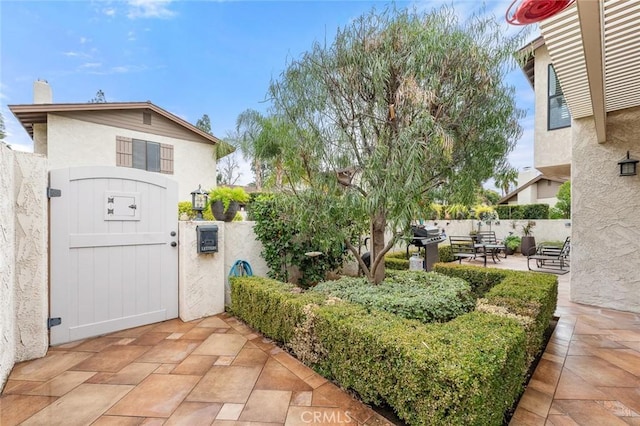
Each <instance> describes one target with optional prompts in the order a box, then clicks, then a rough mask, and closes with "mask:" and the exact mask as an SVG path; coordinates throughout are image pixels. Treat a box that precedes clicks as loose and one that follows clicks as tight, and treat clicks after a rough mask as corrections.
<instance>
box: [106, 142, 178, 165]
mask: <svg viewBox="0 0 640 426" xmlns="http://www.w3.org/2000/svg"><path fill="white" fill-rule="evenodd" d="M116 165H117V166H120V167H133V168H135V169H141V170H147V171H149V172H159V173H166V174H173V145H169V144H165V143H158V142H150V141H143V140H141V139H131V138H126V137H122V136H117V137H116Z"/></svg>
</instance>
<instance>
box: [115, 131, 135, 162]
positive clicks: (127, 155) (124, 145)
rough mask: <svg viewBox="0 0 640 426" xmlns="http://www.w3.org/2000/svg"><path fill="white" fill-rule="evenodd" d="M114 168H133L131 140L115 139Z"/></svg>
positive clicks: (120, 137) (118, 137)
mask: <svg viewBox="0 0 640 426" xmlns="http://www.w3.org/2000/svg"><path fill="white" fill-rule="evenodd" d="M116 166H119V167H133V141H132V140H131V138H125V137H122V136H117V137H116Z"/></svg>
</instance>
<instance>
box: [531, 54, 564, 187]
mask: <svg viewBox="0 0 640 426" xmlns="http://www.w3.org/2000/svg"><path fill="white" fill-rule="evenodd" d="M550 63H551V58H550V57H549V52H548V51H547V47H546V46H542V47H540V48H538V49H537V50H536V51H535V118H534V136H533V138H534V139H533V141H534V149H533V164H534V167H535V168H536V169H538V170H540V171H541V172H542V173H544V174H546V175H548V176H558V177H568V176H567V175H568V173H569V170H570V164H571V127H565V128H562V129H556V130H547V128H548V123H547V110H548V90H549V71H548V67H549V64H550ZM557 166H562V167H557Z"/></svg>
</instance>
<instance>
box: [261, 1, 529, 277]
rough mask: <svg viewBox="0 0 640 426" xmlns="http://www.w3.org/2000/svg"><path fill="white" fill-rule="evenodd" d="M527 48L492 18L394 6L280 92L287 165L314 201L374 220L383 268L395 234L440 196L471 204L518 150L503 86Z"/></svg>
mask: <svg viewBox="0 0 640 426" xmlns="http://www.w3.org/2000/svg"><path fill="white" fill-rule="evenodd" d="M520 44H521V40H519V39H516V38H513V39H512V38H508V37H505V34H504V32H503V31H502V30H501V27H500V24H498V23H497V22H496V21H495V19H493V18H485V17H480V16H475V17H473V18H471V19H469V20H467V21H465V22H458V19H457V17H456V15H455V13H454V12H453V10H452V9H447V8H442V9H440V10H437V11H434V12H432V13H430V14H427V13H426V12H424V11H420V10H418V9H411V10H399V9H396V8H395V7H394V6H390V7H389V8H388V9H386V10H384V11H382V12H378V11H376V10H375V9H374V10H372V11H371V12H370V13H367V14H365V15H363V16H361V17H358V18H355V19H353V20H352V22H351V23H350V24H349V25H348V26H347V27H345V28H342V29H340V30H339V31H338V32H337V35H336V37H335V39H334V40H333V41H328V42H326V43H316V44H314V46H313V47H312V48H311V50H310V51H308V52H306V53H304V54H303V55H302V56H301V57H300V58H298V59H294V60H292V61H291V62H290V63H289V64H288V65H287V67H286V69H285V71H284V72H283V73H282V74H281V76H280V78H278V79H276V80H274V81H273V82H272V84H271V86H270V90H269V97H270V98H271V99H273V102H274V114H275V115H276V116H278V117H287V119H288V120H290V123H289V124H290V130H291V131H292V137H287V138H284V139H283V142H284V143H282V144H281V145H279V148H280V149H281V151H280V153H281V155H282V158H283V161H284V162H286V164H288V166H289V167H291V169H292V170H294V171H295V172H292V174H293V175H295V176H296V177H297V178H298V179H300V180H302V182H304V184H305V185H306V186H305V187H306V188H309V190H311V191H313V192H315V194H317V195H318V196H320V195H321V194H327V193H328V194H331V195H336V196H339V197H340V198H341V201H342V203H343V204H344V205H345V206H346V209H345V210H346V211H348V212H350V214H353V215H355V216H358V217H360V216H362V215H364V216H366V217H367V219H368V224H367V225H369V226H367V228H370V229H371V238H372V247H373V250H372V253H373V257H372V264H373V265H374V266H375V265H384V259H383V256H384V254H385V252H386V251H387V250H388V249H389V248H390V247H392V246H393V243H394V242H395V241H394V240H393V239H392V240H391V241H385V239H384V238H385V237H384V231H385V230H386V229H388V228H391V229H394V230H398V231H400V232H402V231H408V228H409V223H410V222H411V220H412V219H413V218H416V217H421V216H420V214H421V213H422V212H423V210H424V206H428V205H430V204H431V203H432V202H434V201H436V197H435V191H436V190H437V189H438V188H442V187H446V188H447V189H448V192H447V198H446V199H447V200H456V201H455V202H464V201H466V202H470V201H472V200H473V199H475V195H476V190H477V188H478V187H479V186H480V185H481V183H482V182H483V181H485V180H486V179H488V178H490V177H491V176H492V174H493V171H494V170H495V169H496V168H497V167H498V165H499V164H501V163H502V162H504V159H505V157H506V155H507V154H508V153H509V151H511V149H513V147H514V145H515V141H516V140H517V138H518V137H519V135H520V132H521V129H520V126H519V124H518V119H519V117H521V116H522V111H520V110H518V109H517V108H516V103H515V99H514V90H513V88H512V87H508V86H506V85H505V84H504V78H503V77H504V76H505V75H506V73H507V72H508V70H509V66H508V65H509V64H508V62H509V61H511V64H510V65H513V57H512V52H514V51H515V50H517V49H518V48H519V46H520ZM345 106H347V107H345ZM299 172H300V173H299ZM336 176H337V177H338V179H336ZM293 182H294V184H295V185H292V190H293V191H295V190H297V189H298V188H299V187H300V185H299V182H298V181H296V180H294V181H293ZM305 209H306V206H304V205H303V204H300V206H299V211H301V212H302V211H304V210H305ZM355 226H358V227H360V224H359V223H358V224H356V225H355ZM334 229H335V232H336V233H343V234H344V233H345V230H344V229H341V228H340V227H339V226H334ZM346 231H347V232H346V233H347V234H354V232H353V231H351V230H346ZM393 238H394V239H395V238H396V234H394V237H393ZM351 250H352V253H354V250H353V249H351ZM356 251H357V250H356ZM354 254H355V253H354ZM381 272H382V273H381ZM383 272H384V270H383V268H381V267H380V268H374V270H373V271H369V273H368V278H370V279H372V280H375V281H376V282H379V281H380V280H381V279H382V278H383V277H384V273H383Z"/></svg>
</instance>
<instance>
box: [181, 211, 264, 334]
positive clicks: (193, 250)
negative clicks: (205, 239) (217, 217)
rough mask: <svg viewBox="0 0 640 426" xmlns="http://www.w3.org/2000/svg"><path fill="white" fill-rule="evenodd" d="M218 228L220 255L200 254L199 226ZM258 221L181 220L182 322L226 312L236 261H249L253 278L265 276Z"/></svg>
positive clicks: (218, 253)
mask: <svg viewBox="0 0 640 426" xmlns="http://www.w3.org/2000/svg"><path fill="white" fill-rule="evenodd" d="M212 224H214V225H217V226H218V249H219V251H218V252H217V253H211V254H198V252H197V246H196V245H197V233H196V228H197V226H198V225H212ZM254 224H255V222H206V221H181V222H180V225H179V230H180V235H179V237H180V247H179V253H180V254H179V259H180V260H179V265H180V266H179V270H180V272H179V274H180V278H179V284H178V287H179V291H178V292H179V309H180V318H181V319H182V320H183V321H191V320H194V319H197V318H202V317H205V316H208V315H215V314H218V313H220V312H224V306H225V304H229V303H230V302H231V299H230V288H229V279H228V276H229V272H230V270H231V267H232V266H233V264H234V263H235V262H236V261H237V260H244V261H247V262H249V264H250V265H251V269H252V271H253V274H254V275H257V276H262V277H266V276H267V272H268V267H267V264H266V263H265V261H264V260H263V259H262V257H261V256H260V252H261V251H262V244H261V243H260V241H258V240H257V239H256V236H255V233H254V232H253V226H254Z"/></svg>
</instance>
